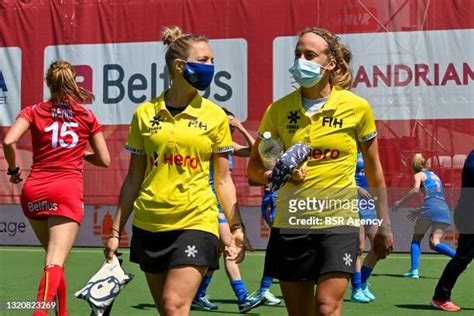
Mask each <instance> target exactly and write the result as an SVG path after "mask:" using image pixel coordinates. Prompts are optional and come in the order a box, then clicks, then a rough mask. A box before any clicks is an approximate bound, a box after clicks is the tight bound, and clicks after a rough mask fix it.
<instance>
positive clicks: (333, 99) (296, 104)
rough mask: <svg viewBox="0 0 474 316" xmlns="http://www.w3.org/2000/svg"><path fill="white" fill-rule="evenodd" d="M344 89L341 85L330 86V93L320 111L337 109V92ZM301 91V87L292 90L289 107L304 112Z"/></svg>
mask: <svg viewBox="0 0 474 316" xmlns="http://www.w3.org/2000/svg"><path fill="white" fill-rule="evenodd" d="M342 90H344V89H343V88H341V87H336V86H335V87H332V89H331V93H330V94H329V97H328V100H327V101H326V103H325V104H324V106H323V107H322V108H321V109H320V111H321V112H324V111H333V110H335V109H337V106H338V104H339V103H338V99H339V95H340V94H339V92H340V91H342ZM302 95H303V92H302V91H301V87H300V88H299V89H298V90H296V91H294V92H293V102H291V107H292V109H294V110H301V111H303V112H304V108H303V100H302ZM318 112H319V111H318Z"/></svg>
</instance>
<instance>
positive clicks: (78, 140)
mask: <svg viewBox="0 0 474 316" xmlns="http://www.w3.org/2000/svg"><path fill="white" fill-rule="evenodd" d="M18 117H21V118H23V119H25V120H27V121H28V122H30V129H31V137H32V142H33V165H32V167H31V169H32V170H35V169H79V170H82V168H83V166H84V152H85V150H86V147H87V143H88V141H89V138H90V137H91V136H92V135H95V134H97V133H99V132H101V131H102V125H101V124H100V123H99V121H97V118H96V117H95V115H94V114H93V113H92V111H90V110H89V109H86V108H85V107H84V106H82V105H80V104H77V103H75V102H69V101H62V102H52V101H49V102H41V103H37V104H35V105H32V106H28V107H26V108H24V109H23V110H22V111H21V112H20V114H18Z"/></svg>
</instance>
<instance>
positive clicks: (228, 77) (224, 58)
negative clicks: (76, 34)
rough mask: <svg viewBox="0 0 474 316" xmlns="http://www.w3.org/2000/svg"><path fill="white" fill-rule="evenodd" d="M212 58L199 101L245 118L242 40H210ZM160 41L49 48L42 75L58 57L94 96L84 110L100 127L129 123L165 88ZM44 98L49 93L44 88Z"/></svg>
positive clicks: (245, 62)
mask: <svg viewBox="0 0 474 316" xmlns="http://www.w3.org/2000/svg"><path fill="white" fill-rule="evenodd" d="M209 44H210V46H211V48H212V50H213V52H214V56H216V60H218V62H217V63H216V70H215V74H214V78H213V81H212V83H211V85H210V87H209V88H208V89H206V90H205V91H204V92H203V96H204V97H205V98H209V99H210V100H212V101H214V102H216V103H217V104H218V105H220V106H224V107H226V108H228V109H229V110H230V111H232V112H234V113H235V114H236V116H237V117H238V118H239V119H240V120H241V121H244V120H245V119H246V118H247V112H248V111H247V99H248V98H247V95H248V94H247V82H248V80H247V42H246V41H245V39H218V40H210V41H209ZM165 52H166V49H165V47H164V46H163V43H161V42H138V43H115V44H86V45H60V46H49V47H47V48H46V49H45V54H44V55H45V57H44V58H45V59H44V70H45V71H46V69H47V67H48V66H49V64H50V63H51V62H52V61H53V60H55V59H58V58H59V57H61V58H64V59H66V60H68V61H70V62H71V63H72V64H73V65H75V68H76V72H77V78H76V80H77V82H78V84H79V86H80V87H83V88H84V89H87V90H89V91H91V92H92V93H94V95H95V100H94V101H92V100H90V102H89V104H90V105H89V106H88V107H89V108H90V109H91V110H92V111H93V112H94V113H95V115H96V116H97V118H98V119H99V120H100V121H101V123H102V124H130V120H131V117H132V115H133V111H134V110H135V108H136V107H137V105H139V104H141V103H143V102H145V101H147V100H150V99H153V98H156V97H157V96H159V95H160V93H161V92H162V91H163V90H164V89H167V88H168V87H169V84H170V78H169V75H168V70H167V68H166V64H165V57H164V54H165ZM44 96H45V98H47V97H48V96H49V90H48V89H47V87H46V85H45V86H44Z"/></svg>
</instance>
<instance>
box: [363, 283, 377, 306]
mask: <svg viewBox="0 0 474 316" xmlns="http://www.w3.org/2000/svg"><path fill="white" fill-rule="evenodd" d="M362 293H364V295H365V297H367V298H368V299H369V300H370V301H371V302H372V301H375V295H374V294H372V292H370V290H369V285H368V284H365V285H362Z"/></svg>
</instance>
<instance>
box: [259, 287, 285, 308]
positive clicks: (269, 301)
mask: <svg viewBox="0 0 474 316" xmlns="http://www.w3.org/2000/svg"><path fill="white" fill-rule="evenodd" d="M260 295H262V296H263V297H265V300H266V301H265V305H278V304H280V303H281V299H279V298H277V297H276V296H275V295H273V294H272V292H270V290H265V291H264V292H262V293H260Z"/></svg>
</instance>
